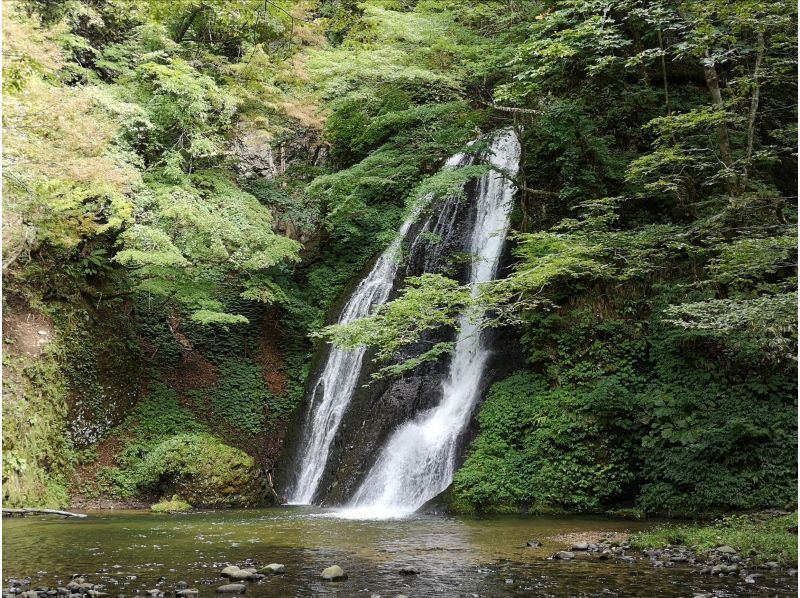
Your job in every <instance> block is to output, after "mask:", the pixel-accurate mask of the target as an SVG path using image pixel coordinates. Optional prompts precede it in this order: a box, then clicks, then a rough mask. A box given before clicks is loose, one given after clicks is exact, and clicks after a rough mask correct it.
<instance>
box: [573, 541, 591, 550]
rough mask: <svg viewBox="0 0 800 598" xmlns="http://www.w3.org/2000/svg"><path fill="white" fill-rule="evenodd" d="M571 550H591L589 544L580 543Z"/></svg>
mask: <svg viewBox="0 0 800 598" xmlns="http://www.w3.org/2000/svg"><path fill="white" fill-rule="evenodd" d="M571 550H589V543H588V542H578V543H576V544H573V545H572V548H571Z"/></svg>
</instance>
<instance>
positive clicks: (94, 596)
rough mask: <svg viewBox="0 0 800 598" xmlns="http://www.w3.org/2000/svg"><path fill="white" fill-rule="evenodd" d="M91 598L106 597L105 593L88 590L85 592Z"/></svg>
mask: <svg viewBox="0 0 800 598" xmlns="http://www.w3.org/2000/svg"><path fill="white" fill-rule="evenodd" d="M86 593H87V594H88V595H89V596H91V597H92V598H101V597H102V596H108V594H106V593H105V592H101V591H100V590H89V591H88V592H86Z"/></svg>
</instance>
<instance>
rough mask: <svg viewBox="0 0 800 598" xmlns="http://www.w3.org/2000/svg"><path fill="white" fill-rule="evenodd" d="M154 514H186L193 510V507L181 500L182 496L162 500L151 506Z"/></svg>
mask: <svg viewBox="0 0 800 598" xmlns="http://www.w3.org/2000/svg"><path fill="white" fill-rule="evenodd" d="M150 510H151V511H153V513H185V512H187V511H191V510H192V505H190V504H189V503H188V502H186V501H184V500H182V499H181V497H180V496H177V495H175V496H173V497H172V498H170V499H166V498H164V499H162V500H160V501H159V502H157V503H156V504H154V505H151V506H150Z"/></svg>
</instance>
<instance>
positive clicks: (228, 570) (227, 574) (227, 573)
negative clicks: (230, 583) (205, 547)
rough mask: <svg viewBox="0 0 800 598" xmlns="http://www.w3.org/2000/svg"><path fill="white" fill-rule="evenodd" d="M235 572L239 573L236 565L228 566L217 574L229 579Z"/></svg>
mask: <svg viewBox="0 0 800 598" xmlns="http://www.w3.org/2000/svg"><path fill="white" fill-rule="evenodd" d="M237 571H241V569H239V567H237V566H236V565H228V566H227V567H225V568H224V569H223V570H222V571H220V572H219V574H220V575H221V576H222V577H230V576H231V574H232V573H236V572H237Z"/></svg>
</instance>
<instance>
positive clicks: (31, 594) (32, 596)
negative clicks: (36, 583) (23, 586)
mask: <svg viewBox="0 0 800 598" xmlns="http://www.w3.org/2000/svg"><path fill="white" fill-rule="evenodd" d="M19 596H20V598H39V594H38V593H37V592H36V591H35V590H28V591H27V592H22V594H19Z"/></svg>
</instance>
